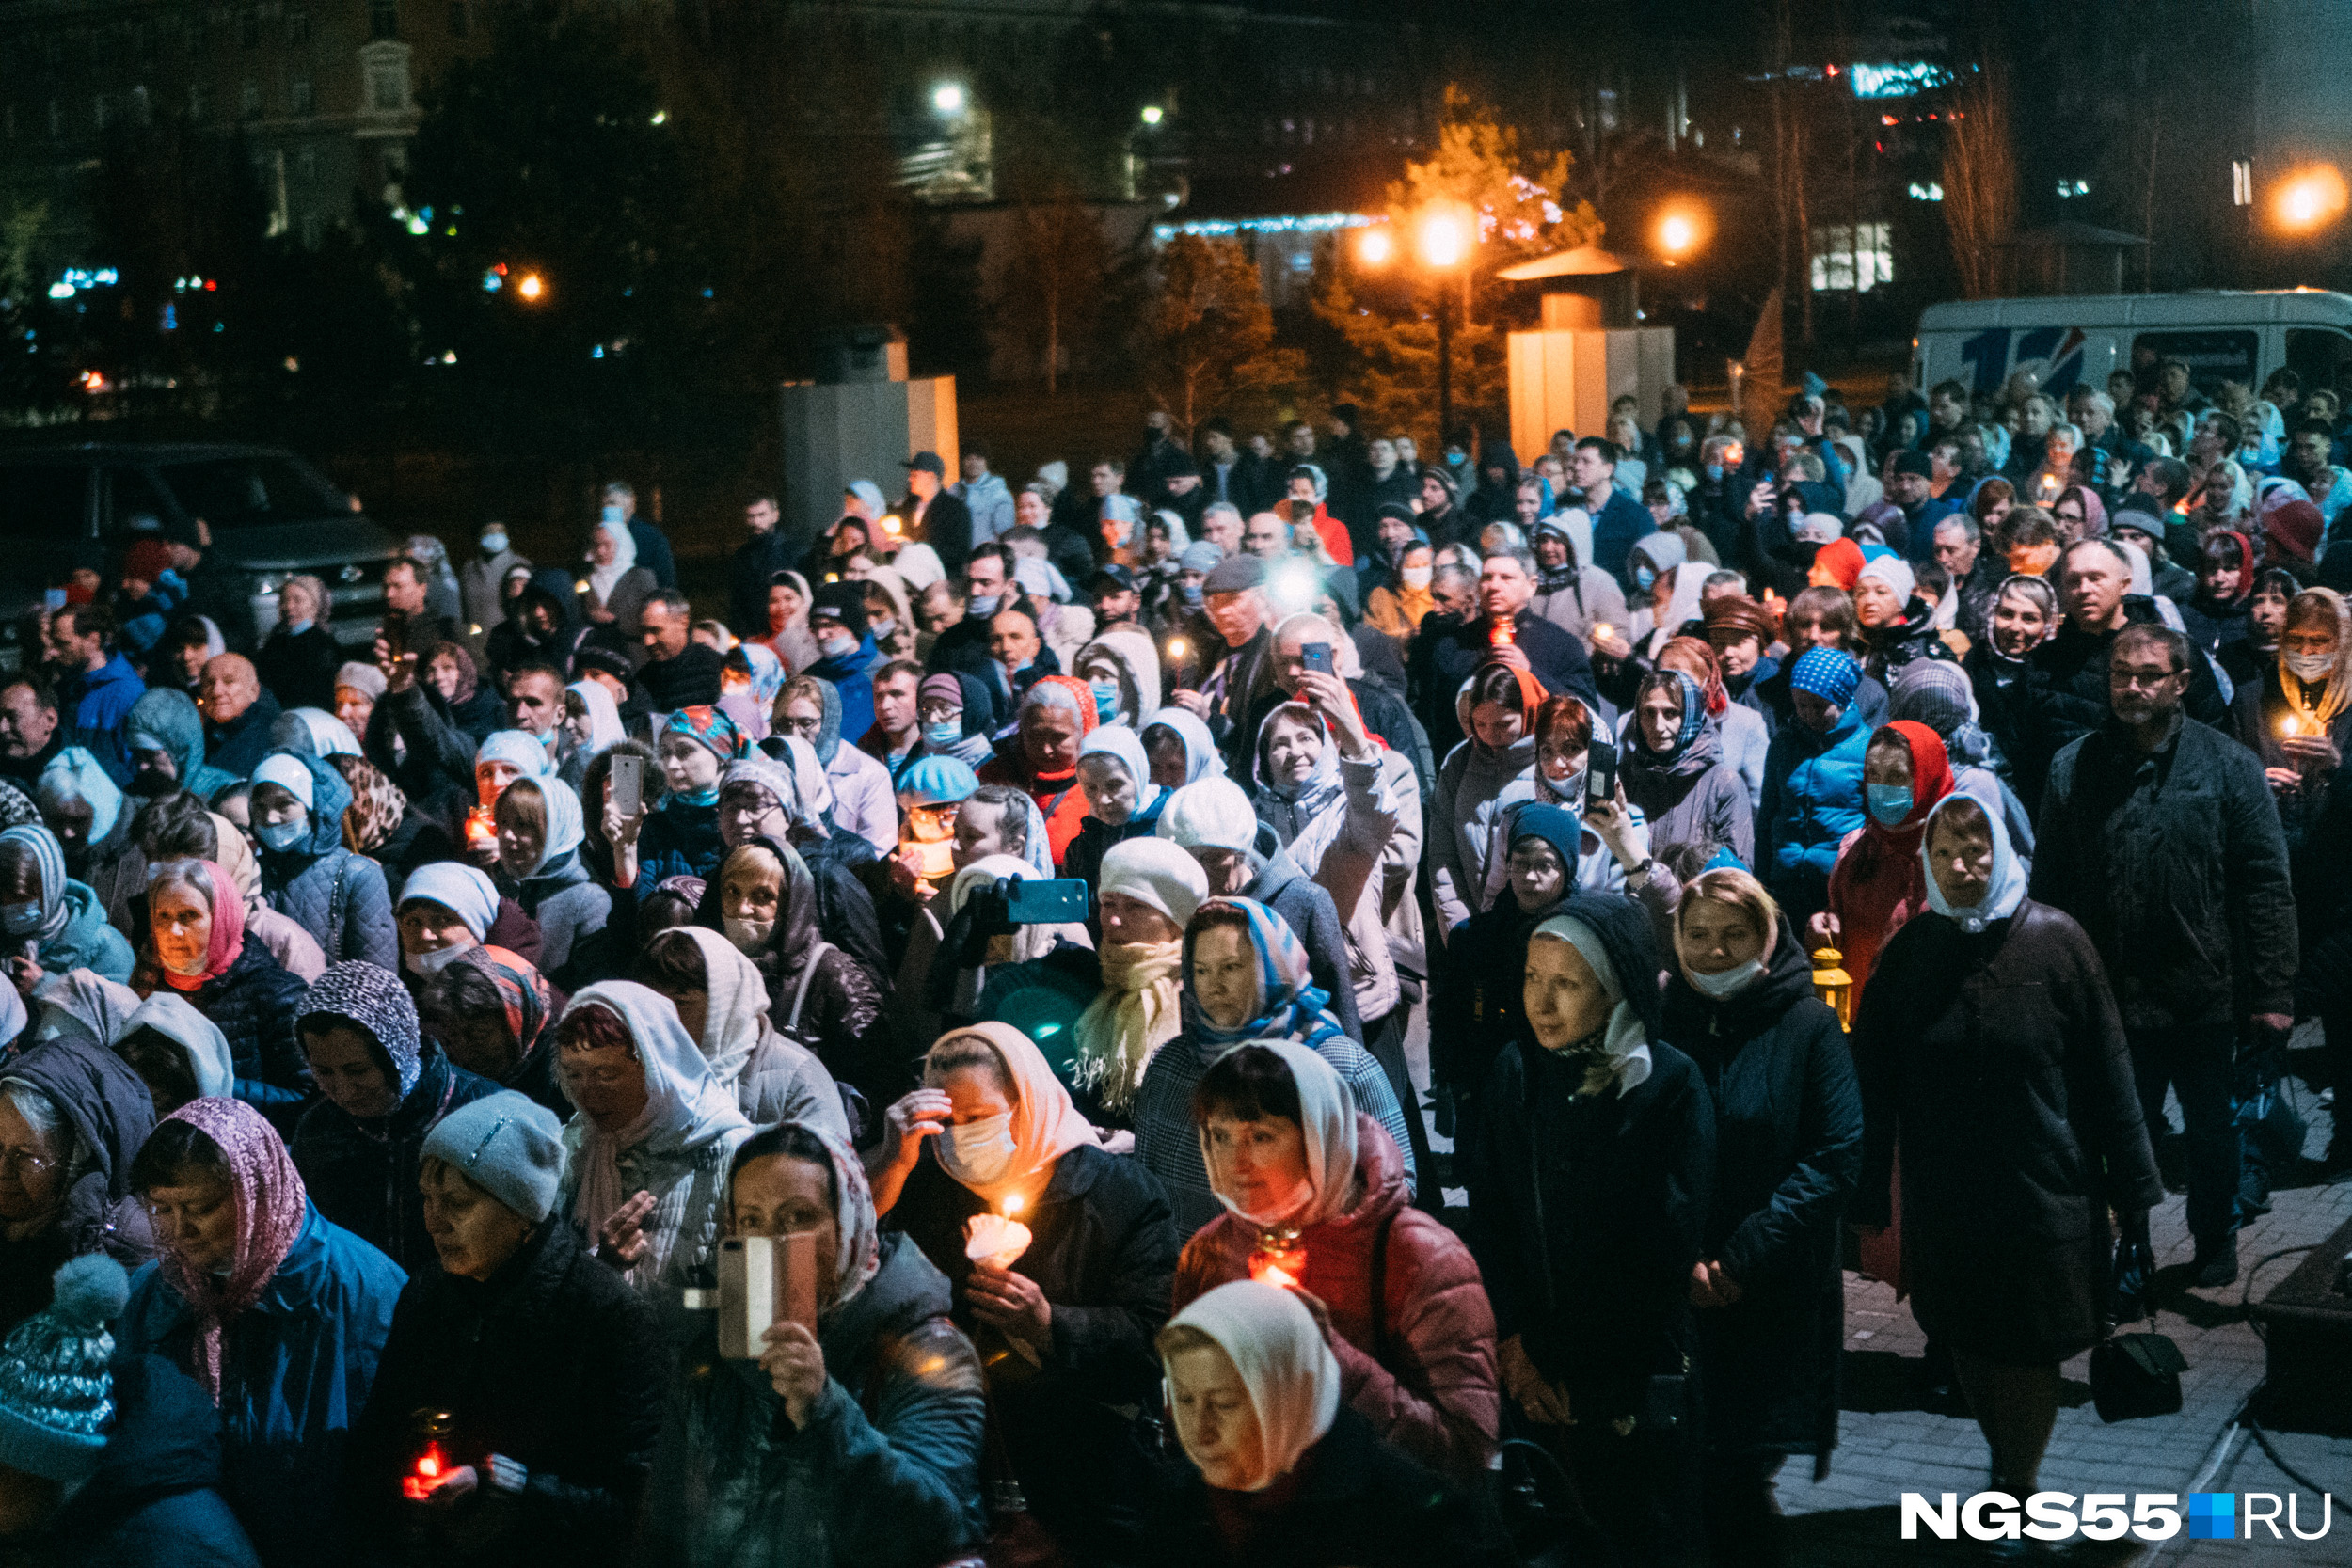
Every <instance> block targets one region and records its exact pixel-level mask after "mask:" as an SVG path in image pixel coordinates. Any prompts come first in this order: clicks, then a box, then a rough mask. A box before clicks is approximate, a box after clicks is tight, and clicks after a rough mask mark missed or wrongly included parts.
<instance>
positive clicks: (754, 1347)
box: [719, 1230, 817, 1361]
mask: <svg viewBox="0 0 2352 1568" xmlns="http://www.w3.org/2000/svg"><path fill="white" fill-rule="evenodd" d="M778 1323H799V1324H801V1325H802V1326H803V1328H806V1329H808V1330H809V1331H810V1332H811V1333H814V1332H816V1329H817V1233H816V1232H815V1231H813V1230H800V1231H794V1232H793V1233H791V1234H790V1235H786V1236H731V1237H729V1238H727V1240H725V1241H723V1242H721V1243H719V1354H721V1355H723V1356H725V1357H727V1358H728V1359H729V1360H732V1361H756V1360H757V1359H759V1356H760V1354H761V1353H762V1352H763V1351H765V1350H766V1349H767V1339H768V1331H769V1330H770V1329H771V1328H773V1327H775V1326H776V1324H778Z"/></svg>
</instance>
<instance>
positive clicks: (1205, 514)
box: [1200, 501, 1242, 527]
mask: <svg viewBox="0 0 2352 1568" xmlns="http://www.w3.org/2000/svg"><path fill="white" fill-rule="evenodd" d="M1212 512H1222V513H1224V514H1225V515H1227V516H1229V517H1231V518H1232V519H1233V521H1235V522H1237V523H1238V522H1240V521H1241V520H1242V519H1241V508H1240V507H1238V506H1235V505H1234V504H1233V503H1232V501H1211V502H1210V503H1209V504H1208V505H1206V506H1204V507H1202V508H1201V509H1200V521H1201V524H1202V525H1203V526H1204V527H1205V526H1206V525H1207V523H1208V520H1209V514H1210V513H1212Z"/></svg>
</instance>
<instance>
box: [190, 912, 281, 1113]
mask: <svg viewBox="0 0 2352 1568" xmlns="http://www.w3.org/2000/svg"><path fill="white" fill-rule="evenodd" d="M309 993H310V987H309V986H307V985H304V984H303V983H302V981H301V980H300V979H299V978H297V977H296V976H294V974H289V973H288V972H287V971H286V970H285V969H283V968H281V967H280V966H279V965H278V960H277V959H276V958H271V957H270V955H269V949H268V948H266V947H263V946H262V944H261V943H260V942H255V941H254V940H253V939H252V938H250V937H247V938H246V943H245V949H244V951H243V952H241V953H239V954H238V955H237V961H236V962H234V963H232V964H230V966H229V967H228V968H227V969H224V970H222V971H221V972H220V973H219V974H215V975H214V976H213V977H212V978H211V979H209V980H207V981H205V982H204V983H203V984H202V985H200V986H199V987H197V988H196V989H195V990H190V991H183V992H181V994H182V995H183V996H184V997H186V998H187V1000H188V1003H189V1005H190V1006H193V1007H195V1008H196V1010H197V1011H198V1012H199V1013H202V1014H203V1015H204V1016H205V1017H206V1018H209V1019H211V1020H212V1021H213V1022H214V1023H215V1024H216V1025H218V1026H219V1029H220V1032H221V1034H222V1035H224V1036H226V1037H228V1040H229V1056H230V1061H231V1062H232V1063H234V1064H235V1067H236V1069H237V1098H238V1099H239V1100H242V1101H245V1102H246V1104H248V1105H251V1106H252V1107H253V1108H254V1109H255V1110H257V1111H259V1112H261V1113H262V1115H263V1116H265V1117H269V1119H270V1124H271V1125H272V1126H274V1127H276V1128H277V1129H278V1132H279V1133H280V1134H281V1135H283V1136H287V1137H291V1136H293V1135H294V1123H295V1122H296V1121H298V1120H299V1119H300V1118H301V1116H302V1112H303V1108H304V1107H305V1106H307V1105H309V1104H310V1096H311V1089H310V1062H309V1060H308V1059H307V1058H305V1057H304V1056H303V1054H302V1046H301V1043H300V1042H299V1041H297V1040H296V1039H295V1038H294V1015H295V1014H296V1012H298V1011H299V1010H300V1008H301V1006H302V999H303V997H304V996H306V995H308V994H309Z"/></svg>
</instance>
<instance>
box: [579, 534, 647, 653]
mask: <svg viewBox="0 0 2352 1568" xmlns="http://www.w3.org/2000/svg"><path fill="white" fill-rule="evenodd" d="M656 537H659V535H657V536H656ZM585 559H586V561H587V562H588V575H587V576H586V577H585V578H581V579H580V581H581V587H580V617H581V619H583V620H585V621H587V622H588V623H589V625H591V626H610V627H612V630H614V631H615V632H617V633H619V634H620V635H621V636H622V637H625V638H627V639H628V641H631V642H634V641H637V634H638V630H639V617H640V616H642V615H643V614H644V609H645V601H646V600H647V599H648V598H650V597H651V596H652V595H653V593H654V590H655V589H656V588H658V587H659V586H660V584H659V583H657V582H656V581H655V580H654V575H653V573H652V572H650V571H648V570H647V569H645V568H644V567H643V566H640V565H639V564H637V540H636V537H635V535H633V534H631V533H630V532H629V531H628V524H627V523H624V522H620V521H617V520H613V521H604V522H599V523H597V524H596V528H595V530H594V531H591V532H590V534H589V535H588V551H587V555H586V557H585Z"/></svg>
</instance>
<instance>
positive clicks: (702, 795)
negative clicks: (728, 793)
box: [670, 784, 719, 806]
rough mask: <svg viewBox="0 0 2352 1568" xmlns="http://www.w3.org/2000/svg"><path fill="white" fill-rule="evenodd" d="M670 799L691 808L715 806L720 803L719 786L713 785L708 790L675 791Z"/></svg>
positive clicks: (671, 793)
mask: <svg viewBox="0 0 2352 1568" xmlns="http://www.w3.org/2000/svg"><path fill="white" fill-rule="evenodd" d="M670 799H671V800H678V801H682V802H683V803H685V804H687V805H690V806H715V805H717V804H718V803H719V786H718V785H717V784H712V785H711V786H710V787H709V788H708V789H674V790H672V791H670Z"/></svg>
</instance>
